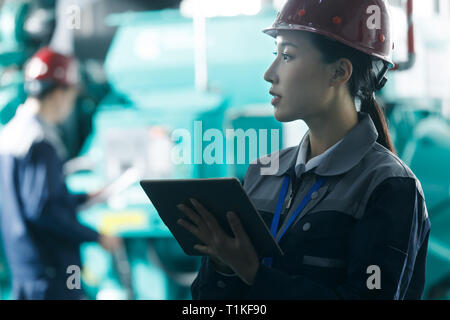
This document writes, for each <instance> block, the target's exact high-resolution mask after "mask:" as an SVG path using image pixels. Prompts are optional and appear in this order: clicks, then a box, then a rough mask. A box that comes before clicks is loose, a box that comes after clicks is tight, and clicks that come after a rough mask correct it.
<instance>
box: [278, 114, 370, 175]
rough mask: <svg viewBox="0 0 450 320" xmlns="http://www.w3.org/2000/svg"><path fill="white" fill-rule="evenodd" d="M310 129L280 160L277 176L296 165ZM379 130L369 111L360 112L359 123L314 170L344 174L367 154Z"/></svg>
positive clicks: (328, 173)
mask: <svg viewBox="0 0 450 320" xmlns="http://www.w3.org/2000/svg"><path fill="white" fill-rule="evenodd" d="M308 133H309V131H308V132H307V133H306V134H305V135H304V136H303V139H302V141H301V142H300V143H299V145H298V146H297V147H295V148H293V149H291V152H290V153H286V159H283V161H280V164H279V170H278V172H277V174H276V176H281V175H284V174H286V173H287V172H288V171H289V170H290V169H291V170H292V168H293V167H294V166H295V163H296V161H297V156H298V152H299V148H300V146H301V145H302V143H303V141H304V139H306V138H307V137H308ZM377 139H378V132H377V129H376V127H375V124H374V123H373V121H372V119H371V118H370V116H369V115H368V114H367V113H364V112H358V124H357V125H356V126H355V127H354V128H352V129H351V130H350V131H349V132H348V133H347V134H346V135H345V137H344V138H343V140H342V141H341V142H340V143H339V144H338V145H337V146H336V148H334V149H333V150H332V152H330V153H329V154H327V155H326V157H325V158H324V159H323V160H322V161H321V163H320V164H319V165H318V166H317V167H316V168H315V169H314V172H315V173H316V174H318V175H321V176H334V175H339V174H343V173H345V172H347V171H349V170H350V169H352V168H353V167H354V166H356V165H357V164H358V163H359V162H360V161H361V159H362V158H363V157H364V156H365V155H366V153H367V152H368V151H369V150H370V148H371V147H372V146H373V145H374V144H375V143H376V141H377Z"/></svg>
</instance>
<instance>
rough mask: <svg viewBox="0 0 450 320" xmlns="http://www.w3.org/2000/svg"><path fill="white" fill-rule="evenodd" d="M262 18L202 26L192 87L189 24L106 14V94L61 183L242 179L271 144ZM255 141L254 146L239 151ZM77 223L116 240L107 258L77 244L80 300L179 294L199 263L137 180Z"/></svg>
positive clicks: (276, 135) (275, 126) (168, 15)
mask: <svg viewBox="0 0 450 320" xmlns="http://www.w3.org/2000/svg"><path fill="white" fill-rule="evenodd" d="M274 14H275V13H274V12H273V11H272V10H271V11H270V12H267V13H264V14H261V15H258V16H251V17H245V16H242V17H233V18H213V19H208V20H207V21H206V29H205V30H206V33H204V37H203V41H204V45H205V46H204V48H205V53H206V59H207V60H206V61H205V62H206V66H207V71H208V81H207V86H205V87H204V88H198V86H197V88H196V82H195V79H196V76H195V74H196V72H197V70H196V67H195V64H194V61H195V60H196V55H197V54H198V53H196V52H195V50H196V49H195V46H194V44H195V43H196V41H199V39H198V38H196V37H197V35H196V30H195V29H194V26H193V21H192V19H189V18H185V17H182V16H181V15H180V13H179V11H178V10H164V11H160V12H145V13H124V14H118V15H113V16H111V17H109V19H108V23H110V24H113V25H116V26H118V27H119V28H118V30H117V33H116V35H115V38H114V40H113V42H112V45H111V47H110V50H109V52H108V55H107V58H106V61H105V70H106V74H107V77H108V80H109V84H110V86H111V88H112V91H111V93H110V94H109V95H108V96H107V97H105V99H104V100H103V101H102V103H101V105H100V106H99V108H98V109H97V112H96V114H95V117H94V119H93V129H94V131H93V134H92V135H91V137H90V139H89V140H88V142H87V143H86V144H85V146H84V149H83V152H82V156H83V157H84V158H85V159H90V160H88V161H87V162H86V163H90V164H91V165H88V166H87V167H86V168H85V170H84V171H82V172H78V173H75V174H72V175H70V176H69V177H68V184H69V186H70V188H71V189H72V190H74V191H89V190H95V188H97V187H100V186H102V185H103V184H105V183H107V182H109V181H112V180H113V179H115V178H117V177H118V176H119V175H120V174H121V173H123V172H125V171H126V170H129V169H130V168H138V169H139V171H140V172H142V173H143V174H142V178H148V179H149V178H208V177H225V176H235V177H238V178H239V179H242V178H243V176H244V174H245V170H246V167H247V165H248V163H249V162H250V161H252V160H254V159H256V158H257V157H258V156H260V155H262V154H265V153H269V152H273V151H276V150H277V149H279V148H280V147H281V144H280V139H281V125H280V123H278V122H277V121H276V120H275V119H274V118H273V112H272V107H271V106H270V105H269V104H268V101H269V94H268V89H269V87H268V84H267V83H265V82H264V79H263V72H264V70H265V68H267V67H268V66H269V65H270V63H271V60H272V55H271V52H272V49H273V44H272V43H271V42H270V41H268V39H267V38H266V37H264V35H263V34H262V33H261V32H260V30H261V29H262V28H264V27H265V26H267V25H269V24H270V23H271V20H272V19H273V16H274ZM259 34H260V37H255V35H259ZM236 35H239V36H238V37H237V36H236ZM247 35H248V36H247ZM249 39H252V40H251V42H250V41H249ZM200 40H201V39H200ZM230 44H233V46H232V47H230ZM250 50H251V52H252V54H251V55H250V54H246V53H247V52H250ZM227 129H228V130H233V131H231V134H230V133H229V132H228V134H227ZM249 129H250V130H249ZM264 130H266V131H264ZM251 139H256V140H253V141H252V140H251ZM261 139H265V141H266V142H267V146H266V148H258V149H256V150H254V151H253V152H252V153H250V154H245V152H244V154H242V150H247V149H248V146H249V145H250V144H251V145H257V146H259V143H258V142H259V141H260V140H261ZM244 144H245V146H244ZM214 146H216V148H215V147H214ZM226 146H228V147H229V148H231V149H227V150H234V153H233V154H234V159H232V160H231V161H230V158H227V154H228V153H227V154H225V152H221V150H225V148H226ZM222 147H223V149H222ZM80 219H81V221H82V222H83V223H85V224H86V225H89V226H92V227H94V228H95V229H97V230H100V231H102V232H106V233H112V234H116V235H119V236H121V237H123V239H124V247H123V248H122V250H120V252H116V253H114V254H113V255H111V254H108V253H106V252H105V251H104V250H103V249H101V248H100V247H99V245H97V244H87V245H85V246H84V247H83V249H82V257H83V261H84V268H83V282H84V285H85V288H86V291H87V292H88V294H89V297H90V298H97V299H103V298H106V299H108V298H117V299H190V298H191V295H190V285H191V283H192V281H193V279H194V278H195V276H196V272H197V271H198V268H199V263H200V260H199V258H198V257H189V256H186V255H185V254H184V253H183V251H182V250H181V248H180V247H179V245H178V243H177V242H176V240H175V239H174V238H173V237H172V236H171V234H170V233H169V231H168V230H167V228H166V227H165V226H164V225H163V224H162V222H161V220H160V219H159V216H158V215H157V212H156V211H155V209H154V207H153V206H152V205H151V203H150V202H149V200H148V199H147V197H146V196H145V194H144V192H143V191H142V190H141V188H140V186H139V185H138V183H135V184H134V185H133V186H131V187H129V188H128V189H126V190H125V191H124V192H121V193H120V194H118V195H116V196H112V197H111V198H109V200H108V201H107V202H106V203H105V204H103V205H96V206H94V207H91V208H90V209H87V210H84V211H83V212H81V213H80Z"/></svg>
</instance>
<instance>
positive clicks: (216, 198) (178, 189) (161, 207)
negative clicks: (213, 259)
mask: <svg viewBox="0 0 450 320" xmlns="http://www.w3.org/2000/svg"><path fill="white" fill-rule="evenodd" d="M141 186H142V188H143V189H144V191H145V193H146V194H147V196H148V197H149V198H150V201H151V202H152V204H153V205H154V206H155V208H156V210H157V211H158V214H159V216H160V217H161V219H162V221H163V222H164V224H165V225H166V226H167V227H168V228H169V230H170V232H171V233H172V234H173V236H174V237H175V239H176V240H177V241H178V243H179V244H180V246H181V248H182V249H183V251H184V252H185V253H186V254H187V255H191V256H201V255H204V254H202V253H201V252H199V251H197V250H195V249H194V245H196V244H200V243H201V242H200V240H198V239H197V237H195V236H194V235H193V234H191V233H190V232H189V231H187V230H186V229H185V228H184V227H183V226H181V225H179V224H178V223H177V220H178V219H179V218H184V219H185V220H188V221H189V218H188V217H187V216H186V215H185V214H184V213H183V212H182V211H180V210H179V209H178V208H177V207H176V206H177V205H178V204H180V203H183V204H185V205H186V206H188V207H190V208H192V209H194V207H193V205H192V204H191V202H190V201H189V198H194V199H196V200H198V201H200V203H202V204H203V206H204V207H205V208H206V209H207V210H208V211H209V212H210V213H211V214H213V215H214V216H215V218H216V219H217V221H218V223H219V224H220V226H221V227H222V229H223V230H224V231H225V232H227V233H228V234H229V235H230V236H233V233H232V231H231V228H230V225H229V222H228V220H227V218H226V213H227V212H228V211H233V212H235V213H236V214H237V215H238V216H239V219H240V220H241V223H242V225H243V227H244V229H245V231H246V232H247V234H248V236H249V238H250V241H251V242H252V244H253V246H254V247H255V250H256V252H257V253H258V255H259V256H260V257H273V256H278V255H283V251H282V250H281V248H280V247H279V245H278V243H277V242H276V241H275V239H274V238H273V236H272V234H271V233H270V230H269V228H268V227H267V225H266V224H265V222H264V220H263V219H262V217H261V215H260V214H259V212H258V210H256V208H255V206H254V205H253V203H252V202H251V200H250V199H249V197H248V196H247V193H246V192H245V190H244V189H243V188H242V185H241V183H240V182H239V180H238V179H236V178H215V179H187V180H174V179H168V180H143V181H141ZM194 210H195V209H194Z"/></svg>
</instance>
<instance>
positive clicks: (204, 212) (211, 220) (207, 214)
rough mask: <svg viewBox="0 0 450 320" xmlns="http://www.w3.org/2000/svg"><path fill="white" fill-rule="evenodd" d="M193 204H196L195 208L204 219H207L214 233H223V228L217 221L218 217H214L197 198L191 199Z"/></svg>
mask: <svg viewBox="0 0 450 320" xmlns="http://www.w3.org/2000/svg"><path fill="white" fill-rule="evenodd" d="M190 200H191V202H192V204H193V205H194V207H195V209H197V211H198V213H199V214H200V215H201V216H202V218H203V221H205V223H206V224H207V225H208V227H209V228H210V230H211V231H212V232H213V233H217V234H219V235H222V234H223V232H222V228H221V227H220V225H219V224H218V223H217V220H216V218H214V216H213V215H212V214H211V213H210V212H209V211H208V210H207V209H206V208H205V207H204V206H203V205H202V204H201V203H200V202H198V201H197V200H195V199H192V198H191V199H190Z"/></svg>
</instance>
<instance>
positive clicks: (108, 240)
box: [98, 234, 122, 252]
mask: <svg viewBox="0 0 450 320" xmlns="http://www.w3.org/2000/svg"><path fill="white" fill-rule="evenodd" d="M98 242H99V244H100V245H101V246H102V247H103V249H105V250H107V251H111V252H112V251H114V250H117V249H118V248H119V247H120V246H121V245H122V239H120V238H118V237H115V236H108V235H105V234H101V235H100V237H99V238H98Z"/></svg>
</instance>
